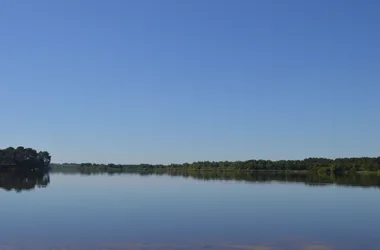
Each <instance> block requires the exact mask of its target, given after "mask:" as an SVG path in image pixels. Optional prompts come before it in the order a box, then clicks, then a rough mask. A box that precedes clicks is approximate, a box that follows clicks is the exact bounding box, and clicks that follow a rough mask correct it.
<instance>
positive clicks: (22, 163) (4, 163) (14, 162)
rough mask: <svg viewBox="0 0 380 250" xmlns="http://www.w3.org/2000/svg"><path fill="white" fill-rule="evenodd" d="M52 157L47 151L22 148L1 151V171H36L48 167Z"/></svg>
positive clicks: (9, 148)
mask: <svg viewBox="0 0 380 250" xmlns="http://www.w3.org/2000/svg"><path fill="white" fill-rule="evenodd" d="M50 161H51V156H50V154H49V153H48V152H47V151H39V152H38V151H37V150H35V149H32V148H24V147H22V146H20V147H17V148H13V147H8V148H6V149H0V170H5V169H6V170H9V169H17V170H35V169H41V168H45V167H48V166H49V164H50Z"/></svg>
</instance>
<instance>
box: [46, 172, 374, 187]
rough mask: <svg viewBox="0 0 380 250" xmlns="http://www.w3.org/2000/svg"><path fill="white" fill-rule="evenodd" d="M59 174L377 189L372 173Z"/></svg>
mask: <svg viewBox="0 0 380 250" xmlns="http://www.w3.org/2000/svg"><path fill="white" fill-rule="evenodd" d="M54 172H59V173H63V174H81V175H100V174H108V175H120V174H138V175H142V176H143V175H168V176H173V177H175V176H178V177H185V178H193V179H197V180H205V181H209V180H224V181H244V182H252V183H257V182H262V183H265V182H272V181H276V182H298V183H304V184H305V185H308V186H329V185H339V186H356V187H376V188H379V187H380V176H378V175H376V174H352V175H317V174H311V173H305V172H298V173H297V172H289V173H284V172H236V171H186V170H185V171H173V170H167V171H162V170H159V171H157V170H154V169H152V170H145V171H140V172H122V171H120V172H119V171H109V172H107V171H88V170H86V171H80V170H76V171H65V172H62V171H54Z"/></svg>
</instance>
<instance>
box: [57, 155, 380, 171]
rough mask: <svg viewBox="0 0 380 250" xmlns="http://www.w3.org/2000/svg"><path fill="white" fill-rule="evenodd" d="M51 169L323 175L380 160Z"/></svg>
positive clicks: (375, 166)
mask: <svg viewBox="0 0 380 250" xmlns="http://www.w3.org/2000/svg"><path fill="white" fill-rule="evenodd" d="M52 166H53V167H54V168H62V167H67V168H75V169H81V170H86V169H87V170H92V171H123V172H141V171H149V170H151V169H155V170H158V171H159V170H160V169H161V170H165V171H166V170H186V171H187V170H221V171H310V172H318V173H321V174H322V173H323V174H332V173H334V174H337V173H354V172H357V171H380V157H357V158H337V159H328V158H306V159H304V160H279V161H271V160H248V161H234V162H231V161H220V162H214V161H199V162H194V163H183V164H170V165H152V164H138V165H122V164H94V163H81V164H75V163H64V164H52Z"/></svg>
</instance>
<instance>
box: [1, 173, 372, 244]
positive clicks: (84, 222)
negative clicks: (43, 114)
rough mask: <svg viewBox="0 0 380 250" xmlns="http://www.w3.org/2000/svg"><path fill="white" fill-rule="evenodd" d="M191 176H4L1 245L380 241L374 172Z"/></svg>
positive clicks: (369, 242)
mask: <svg viewBox="0 0 380 250" xmlns="http://www.w3.org/2000/svg"><path fill="white" fill-rule="evenodd" d="M192 175H193V176H191V175H187V176H181V175H178V174H175V175H166V174H160V175H141V174H90V175H89V174H79V173H77V174H75V173H69V174H63V173H50V174H49V175H48V176H47V175H45V176H41V177H18V176H14V175H12V176H10V175H5V176H4V175H0V188H1V189H0V199H1V209H0V212H1V213H0V249H9V250H13V249H15V250H16V249H17V250H18V249H25V250H29V249H251V250H272V249H278V250H285V249H286V250H293V249H296V250H297V249H299V250H330V249H338V250H340V249H342V250H343V249H344V250H346V249H347V250H351V249H358V250H359V249H360V250H363V249H369V250H375V249H380V236H379V233H378V231H377V230H378V229H379V227H380V217H379V216H378V212H379V210H380V192H379V191H380V189H379V186H380V177H378V176H376V175H357V176H350V177H339V178H336V177H334V179H331V177H321V178H320V177H312V176H307V175H301V174H300V175H283V174H268V175H263V174H255V175H252V174H247V173H243V174H236V175H235V176H234V175H231V174H220V175H218V174H208V173H197V174H192ZM17 190H18V191H17Z"/></svg>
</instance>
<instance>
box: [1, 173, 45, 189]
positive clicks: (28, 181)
mask: <svg viewBox="0 0 380 250" xmlns="http://www.w3.org/2000/svg"><path fill="white" fill-rule="evenodd" d="M49 183H50V177H49V173H48V172H23V171H7V172H4V171H3V172H0V189H4V190H6V191H16V192H22V191H27V190H33V189H35V188H45V187H47V186H48V185H49Z"/></svg>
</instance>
